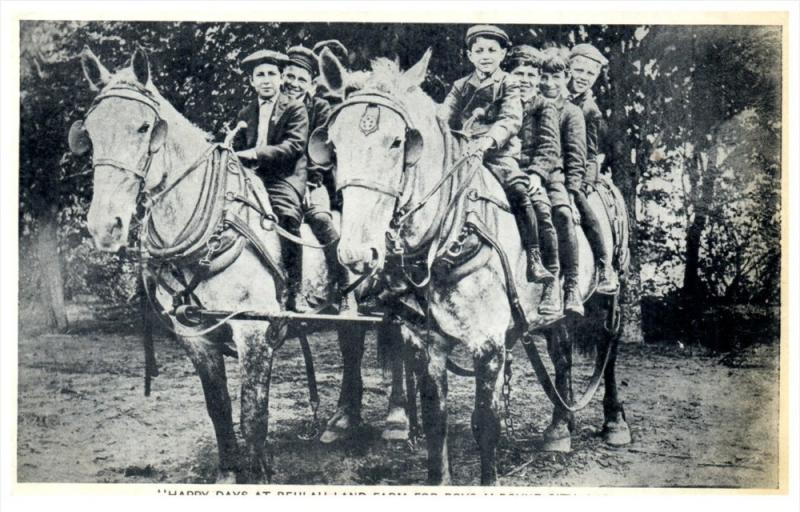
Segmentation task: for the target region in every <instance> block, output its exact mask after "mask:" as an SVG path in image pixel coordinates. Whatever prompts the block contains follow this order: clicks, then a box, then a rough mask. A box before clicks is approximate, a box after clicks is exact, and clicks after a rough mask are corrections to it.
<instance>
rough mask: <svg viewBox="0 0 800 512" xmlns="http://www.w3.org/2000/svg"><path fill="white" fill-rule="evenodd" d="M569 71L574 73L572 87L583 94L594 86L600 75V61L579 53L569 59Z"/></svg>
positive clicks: (573, 90)
mask: <svg viewBox="0 0 800 512" xmlns="http://www.w3.org/2000/svg"><path fill="white" fill-rule="evenodd" d="M569 71H570V75H572V79H571V81H570V89H571V90H572V92H574V93H576V94H581V93H583V92H585V91H586V90H587V89H591V88H592V86H594V83H595V82H596V81H597V77H599V76H600V63H599V62H595V61H593V60H592V59H587V58H586V57H583V56H580V55H578V56H576V57H573V58H572V59H571V60H570V61H569Z"/></svg>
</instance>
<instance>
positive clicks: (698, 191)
mask: <svg viewBox="0 0 800 512" xmlns="http://www.w3.org/2000/svg"><path fill="white" fill-rule="evenodd" d="M712 162H713V159H712V158H709V161H708V165H703V159H702V158H700V157H699V156H698V157H696V158H695V159H694V169H692V171H691V172H694V173H697V174H695V176H694V177H693V178H692V179H691V184H692V191H691V198H692V209H693V210H694V218H693V219H692V222H691V224H689V227H688V229H687V230H686V258H685V261H686V266H685V268H684V273H683V289H682V290H681V292H682V295H683V297H684V301H685V305H686V306H687V307H688V308H690V309H694V308H695V307H696V306H697V305H698V303H697V301H698V300H702V299H704V295H705V293H704V290H703V284H702V281H701V280H700V245H701V243H702V236H703V231H704V230H705V228H706V224H707V223H708V214H709V208H710V207H711V205H712V204H714V188H715V184H716V174H717V168H716V166H715V164H714V163H712ZM698 174H699V175H698Z"/></svg>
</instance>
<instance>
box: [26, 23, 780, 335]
mask: <svg viewBox="0 0 800 512" xmlns="http://www.w3.org/2000/svg"><path fill="white" fill-rule="evenodd" d="M20 28H21V30H20V33H21V56H20V58H21V61H20V64H21V77H20V92H21V99H20V107H21V119H20V121H21V129H20V176H19V179H20V182H19V183H20V202H19V211H20V218H19V229H20V263H21V264H20V282H19V286H20V311H21V316H27V320H26V321H21V324H20V325H21V326H22V327H31V326H38V327H41V328H47V329H59V330H65V329H68V328H69V324H70V318H69V317H68V316H69V315H67V309H68V308H67V306H69V305H70V304H76V303H92V304H95V305H96V306H93V307H94V310H97V311H99V310H101V309H102V308H100V307H99V305H105V306H116V305H118V306H120V307H122V308H123V309H124V308H126V307H127V310H128V311H129V312H130V313H131V315H133V314H134V313H135V311H136V310H135V304H137V302H138V301H137V300H136V280H135V274H136V265H137V263H136V260H135V257H134V256H133V255H132V254H131V253H124V252H123V253H120V254H116V255H108V254H104V253H100V252H97V251H95V250H93V247H92V242H91V240H90V238H89V235H88V233H87V231H86V227H85V215H86V210H87V208H88V202H89V201H90V199H91V191H92V186H91V167H90V159H89V158H88V157H73V156H72V155H70V154H69V152H68V150H67V145H66V133H67V129H68V127H69V125H70V124H71V123H72V122H73V121H74V120H76V119H80V118H81V117H82V116H83V115H84V114H85V112H86V108H87V107H88V106H89V104H90V103H91V99H92V97H93V96H94V94H95V93H94V92H92V91H90V90H89V87H88V84H87V83H86V81H85V79H84V77H83V74H82V72H81V69H80V64H79V59H78V55H79V53H80V51H81V49H82V48H83V47H84V46H85V45H88V46H89V47H91V48H92V50H93V51H94V52H95V53H96V54H97V55H98V56H99V57H100V59H101V60H102V61H103V62H104V63H105V65H106V66H107V67H108V68H109V69H110V70H112V71H113V70H116V69H118V68H120V67H122V66H125V65H127V63H128V61H129V58H130V55H131V52H132V50H133V49H134V46H135V45H141V46H142V47H144V48H145V49H146V50H147V51H148V52H149V55H150V59H151V64H152V69H153V80H154V82H155V84H156V86H157V87H159V89H160V91H161V92H162V94H163V95H164V96H165V97H166V98H167V99H168V100H169V101H170V102H171V103H172V104H173V105H174V106H175V107H176V108H177V109H178V110H179V111H180V112H182V113H183V114H184V115H185V116H186V117H187V118H188V119H190V120H191V121H192V122H194V123H195V124H197V125H198V126H200V127H201V128H202V129H203V130H206V131H207V132H209V133H210V134H212V136H214V137H216V138H218V139H219V138H221V137H222V135H223V125H224V123H226V122H230V121H231V120H232V119H233V117H234V114H235V112H236V111H237V110H238V109H239V108H240V107H241V105H242V102H243V101H245V99H246V98H248V94H249V91H248V87H247V81H246V77H245V76H244V75H243V73H242V71H241V69H240V66H239V62H240V60H241V58H242V57H243V56H244V55H247V54H248V53H250V52H251V51H254V50H256V49H261V48H274V49H279V50H283V49H286V48H287V47H289V46H291V45H295V44H305V45H307V46H312V45H313V44H314V43H315V42H317V41H320V40H323V39H332V38H335V39H339V40H340V41H342V42H343V43H344V44H345V45H346V46H347V47H348V48H349V49H350V50H351V55H350V59H349V62H348V63H347V65H348V66H349V67H350V68H351V69H366V68H368V66H369V62H370V60H371V59H372V58H375V57H379V56H385V57H390V58H397V60H398V61H399V62H400V64H401V66H403V67H408V66H410V65H411V64H413V63H414V62H416V61H417V59H419V57H420V56H421V55H422V54H423V53H424V51H425V49H426V48H428V47H431V48H432V49H433V59H432V61H431V65H430V70H429V71H430V73H429V76H428V78H427V80H426V82H425V84H424V88H425V90H426V91H427V92H428V93H429V94H431V95H432V96H433V97H434V99H436V100H438V101H441V99H443V97H444V95H445V94H446V91H447V90H448V89H449V86H450V84H452V82H453V81H454V80H455V79H457V78H459V77H460V76H463V75H464V74H465V73H467V72H468V65H467V61H466V57H465V55H464V52H463V48H462V46H463V43H462V41H463V34H464V32H465V30H466V28H467V26H466V25H460V24H453V25H442V24H366V23H358V24H354V23H349V24H338V23H310V24H297V23H185V22H180V23H178V22H175V23H173V22H163V23H162V22H159V23H155V22H146V23H145V22H141V23H140V22H69V21H58V22H51V21H24V22H22V23H21V27H20ZM504 28H505V29H507V31H508V32H509V34H510V36H511V38H512V40H513V41H515V42H517V43H527V44H532V45H535V46H540V47H541V46H546V45H553V44H558V45H563V46H567V47H569V46H571V45H573V44H575V43H579V42H591V43H593V44H595V45H596V46H597V47H598V48H600V49H601V50H602V51H603V52H604V53H605V54H606V55H607V56H608V57H609V61H610V62H609V66H608V67H607V68H606V70H605V71H604V73H603V75H602V76H601V77H600V79H599V81H598V84H597V86H596V95H597V98H598V103H599V104H600V107H601V110H603V112H604V115H605V117H606V119H607V122H608V125H609V141H610V143H609V145H608V146H607V147H606V157H607V162H608V166H607V167H608V168H610V169H611V170H612V172H613V177H614V180H615V182H616V183H617V185H618V186H619V187H620V189H621V190H622V192H623V194H624V195H625V197H626V201H627V203H628V209H629V215H630V217H631V218H632V219H633V222H632V225H633V228H632V231H631V251H632V266H631V272H630V279H629V282H628V285H627V286H626V288H625V289H624V290H623V304H624V307H625V311H626V315H625V318H626V325H625V329H626V337H627V338H628V339H632V340H639V339H645V340H647V341H664V340H670V339H682V340H684V341H685V342H695V341H699V342H703V343H707V344H709V345H713V346H719V347H725V346H734V345H736V344H738V343H741V342H743V341H742V340H744V339H745V338H749V339H753V340H755V339H756V338H758V339H766V338H774V337H775V336H777V326H778V306H779V304H780V272H781V269H780V254H781V253H780V230H781V203H780V181H781V162H780V143H781V140H780V133H781V111H780V105H781V97H780V92H781V88H780V84H781V79H782V77H781V74H780V73H781V71H780V70H781V66H780V62H781V60H780V59H781V52H780V48H781V46H780V43H781V34H780V29H779V28H775V27H746V26H739V27H711V26H708V27H703V26H693V27H671V26H644V25H643V26H634V25H625V26H622V25H620V26H615V25H535V26H534V25H507V26H504Z"/></svg>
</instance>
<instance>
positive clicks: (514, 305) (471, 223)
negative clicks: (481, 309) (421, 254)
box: [464, 214, 529, 329]
mask: <svg viewBox="0 0 800 512" xmlns="http://www.w3.org/2000/svg"><path fill="white" fill-rule="evenodd" d="M464 225H465V226H468V227H469V228H471V229H472V230H473V231H475V233H476V234H477V235H478V236H479V237H480V238H482V239H483V240H484V241H485V242H486V243H488V244H489V245H490V246H491V247H492V248H493V249H494V250H495V252H497V255H498V256H499V257H500V264H501V265H502V267H503V273H504V274H505V276H506V294H507V295H508V302H509V304H511V310H512V311H513V312H514V315H515V316H516V317H517V319H518V320H519V321H520V322H521V323H522V325H524V326H525V328H526V329H527V326H528V325H529V322H528V318H527V316H526V315H525V310H524V309H523V308H522V305H521V304H520V302H519V292H518V291H517V285H516V284H515V283H514V274H513V273H512V271H511V264H510V263H509V262H508V255H507V254H506V251H504V250H503V247H502V246H501V245H500V244H499V243H498V242H497V240H495V238H494V236H492V234H491V231H490V230H489V228H488V227H487V226H486V224H484V223H483V221H481V220H480V219H478V218H477V216H476V215H474V214H472V215H469V216H468V218H467V220H466V221H465V223H464Z"/></svg>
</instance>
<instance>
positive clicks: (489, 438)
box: [472, 342, 505, 485]
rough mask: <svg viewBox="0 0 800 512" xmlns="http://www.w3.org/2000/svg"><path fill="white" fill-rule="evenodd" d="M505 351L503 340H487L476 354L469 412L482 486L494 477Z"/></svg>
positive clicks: (492, 480)
mask: <svg viewBox="0 0 800 512" xmlns="http://www.w3.org/2000/svg"><path fill="white" fill-rule="evenodd" d="M504 363H505V350H504V346H503V343H502V342H501V343H493V342H487V343H486V346H485V347H484V348H483V349H481V350H480V352H479V355H478V356H477V357H475V410H474V411H473V413H472V434H473V435H474V436H475V441H477V442H478V446H479V448H480V451H481V485H492V484H494V483H495V481H496V480H497V464H496V453H497V442H498V440H499V439H500V416H499V415H498V405H499V397H498V392H499V390H500V389H501V388H500V384H501V383H500V380H499V379H501V378H502V377H503V371H502V370H503V368H504Z"/></svg>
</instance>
